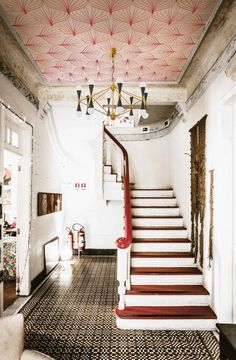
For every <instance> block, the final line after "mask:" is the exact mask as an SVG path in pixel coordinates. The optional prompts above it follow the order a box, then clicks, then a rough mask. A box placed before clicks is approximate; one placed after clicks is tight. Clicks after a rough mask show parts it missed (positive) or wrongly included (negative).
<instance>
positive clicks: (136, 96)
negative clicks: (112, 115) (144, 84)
mask: <svg viewBox="0 0 236 360" xmlns="http://www.w3.org/2000/svg"><path fill="white" fill-rule="evenodd" d="M122 92H123V93H124V94H126V95H128V96H133V97H134V98H135V99H137V100H139V101H141V100H142V97H141V96H138V95H135V94H132V93H130V92H128V91H125V90H122Z"/></svg>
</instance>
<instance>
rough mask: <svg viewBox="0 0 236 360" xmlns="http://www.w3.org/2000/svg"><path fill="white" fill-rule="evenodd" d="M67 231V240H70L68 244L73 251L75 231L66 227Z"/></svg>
mask: <svg viewBox="0 0 236 360" xmlns="http://www.w3.org/2000/svg"><path fill="white" fill-rule="evenodd" d="M66 230H67V232H68V234H67V239H68V243H69V244H70V247H71V250H72V251H73V250H74V235H73V231H72V229H70V228H69V227H66Z"/></svg>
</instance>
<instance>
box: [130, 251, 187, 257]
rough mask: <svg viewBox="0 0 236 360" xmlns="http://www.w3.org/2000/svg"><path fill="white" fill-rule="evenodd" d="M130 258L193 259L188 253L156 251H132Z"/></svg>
mask: <svg viewBox="0 0 236 360" xmlns="http://www.w3.org/2000/svg"><path fill="white" fill-rule="evenodd" d="M131 257H132V258H136V257H142V258H153V257H161V258H163V257H170V258H183V257H184V258H193V257H194V255H193V254H192V253H190V252H180V251H177V252H172V251H168V252H164V251H163V252H158V251H132V252H131Z"/></svg>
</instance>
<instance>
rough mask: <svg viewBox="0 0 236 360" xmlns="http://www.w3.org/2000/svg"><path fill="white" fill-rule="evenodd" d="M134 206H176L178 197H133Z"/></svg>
mask: <svg viewBox="0 0 236 360" xmlns="http://www.w3.org/2000/svg"><path fill="white" fill-rule="evenodd" d="M131 204H132V205H133V206H176V199H174V198H171V199H155V198H153V199H131Z"/></svg>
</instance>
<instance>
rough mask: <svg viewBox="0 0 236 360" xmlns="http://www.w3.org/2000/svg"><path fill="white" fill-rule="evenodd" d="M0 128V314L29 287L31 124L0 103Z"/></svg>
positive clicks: (25, 292)
mask: <svg viewBox="0 0 236 360" xmlns="http://www.w3.org/2000/svg"><path fill="white" fill-rule="evenodd" d="M0 130H1V131H0V174H1V181H0V190H2V191H1V192H0V193H1V194H2V195H1V196H0V230H1V231H0V237H1V241H0V316H1V314H2V312H3V309H6V308H7V307H9V306H10V305H11V304H12V303H13V302H14V300H15V299H16V298H17V296H18V295H19V296H28V295H29V294H30V290H31V282H30V262H29V258H30V234H31V218H32V182H31V179H32V151H33V145H32V144H33V143H32V141H33V127H32V126H31V124H30V123H28V122H26V121H25V120H24V119H21V118H18V117H17V116H16V115H15V114H12V112H11V111H10V110H8V109H6V108H5V107H4V106H2V107H1V106H0ZM3 198H4V199H3ZM7 311H8V309H7Z"/></svg>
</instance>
